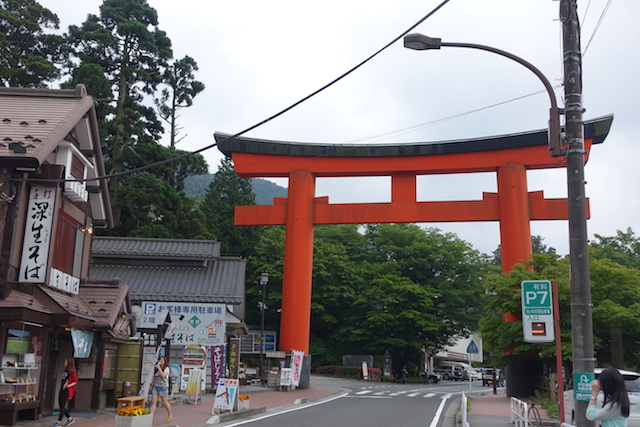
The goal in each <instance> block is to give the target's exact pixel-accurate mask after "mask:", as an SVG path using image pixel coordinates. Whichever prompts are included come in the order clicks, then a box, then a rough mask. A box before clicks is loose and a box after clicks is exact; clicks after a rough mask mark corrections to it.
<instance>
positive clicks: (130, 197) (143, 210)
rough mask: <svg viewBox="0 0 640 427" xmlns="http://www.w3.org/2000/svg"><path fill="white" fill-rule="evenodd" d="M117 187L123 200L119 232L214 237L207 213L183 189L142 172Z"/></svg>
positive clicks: (131, 234) (171, 236) (180, 236)
mask: <svg viewBox="0 0 640 427" xmlns="http://www.w3.org/2000/svg"><path fill="white" fill-rule="evenodd" d="M125 184H126V185H123V186H121V187H119V188H118V190H116V197H118V199H119V200H120V201H121V208H122V215H121V221H120V222H119V223H118V224H117V225H116V228H115V230H114V231H113V232H114V234H115V235H118V236H129V237H150V238H164V239H168V238H173V239H212V238H213V236H212V235H211V233H209V231H208V230H207V229H206V228H205V227H204V215H203V214H202V212H201V211H200V210H199V209H197V207H196V206H195V204H194V202H193V201H192V200H191V199H189V198H188V197H187V196H186V195H185V194H184V193H181V192H178V191H176V190H175V189H174V188H173V187H171V185H169V183H167V182H164V181H161V180H159V179H158V178H156V177H155V176H154V175H153V174H150V173H147V172H143V173H138V174H135V175H132V176H130V177H128V179H127V180H126V183H125Z"/></svg>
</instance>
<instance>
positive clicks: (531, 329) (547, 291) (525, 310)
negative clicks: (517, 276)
mask: <svg viewBox="0 0 640 427" xmlns="http://www.w3.org/2000/svg"><path fill="white" fill-rule="evenodd" d="M521 287H522V329H523V332H524V340H525V341H526V342H541V343H545V342H546V343H548V342H553V340H554V324H553V323H554V322H553V301H552V295H551V282H550V281H548V280H525V281H524V282H522V284H521Z"/></svg>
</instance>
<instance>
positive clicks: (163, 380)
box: [149, 356, 173, 422]
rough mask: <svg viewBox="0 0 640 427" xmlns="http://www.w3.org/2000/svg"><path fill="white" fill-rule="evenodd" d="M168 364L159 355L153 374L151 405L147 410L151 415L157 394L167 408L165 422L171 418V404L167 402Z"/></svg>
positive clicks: (156, 403) (154, 408) (156, 401)
mask: <svg viewBox="0 0 640 427" xmlns="http://www.w3.org/2000/svg"><path fill="white" fill-rule="evenodd" d="M170 372H171V371H170V369H169V364H168V363H167V359H166V358H165V357H164V356H160V358H159V359H158V363H156V368H155V371H154V374H153V391H152V392H151V407H150V408H149V412H151V414H152V415H153V413H154V412H155V411H156V406H157V405H158V396H160V400H161V401H162V404H163V405H164V407H165V408H166V409H167V422H169V421H171V420H172V419H173V415H171V404H170V403H169V398H168V397H167V396H169V373H170Z"/></svg>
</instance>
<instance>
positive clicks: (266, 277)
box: [260, 272, 269, 384]
mask: <svg viewBox="0 0 640 427" xmlns="http://www.w3.org/2000/svg"><path fill="white" fill-rule="evenodd" d="M267 283H269V273H266V272H263V273H261V274H260V286H262V302H261V304H260V382H261V384H262V383H263V382H264V381H265V377H264V310H265V308H267V307H266V305H265V299H266V296H267Z"/></svg>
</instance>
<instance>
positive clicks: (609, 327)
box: [590, 259, 640, 368]
mask: <svg viewBox="0 0 640 427" xmlns="http://www.w3.org/2000/svg"><path fill="white" fill-rule="evenodd" d="M590 269H591V289H592V292H591V294H592V297H591V302H592V303H593V312H592V313H593V329H594V336H595V338H596V339H595V340H594V341H595V342H594V346H595V350H596V353H597V356H598V361H599V362H600V363H606V364H611V365H612V366H614V367H616V368H624V367H625V365H627V364H629V366H635V365H636V364H637V363H638V353H639V352H640V343H639V342H638V340H637V338H636V331H638V330H640V277H638V271H637V270H633V269H629V268H627V267H625V266H623V265H620V264H617V263H615V262H613V261H611V260H609V259H592V260H591V262H590ZM625 359H627V360H626V362H627V363H625Z"/></svg>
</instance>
